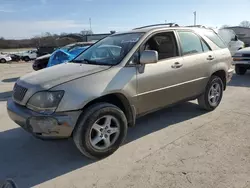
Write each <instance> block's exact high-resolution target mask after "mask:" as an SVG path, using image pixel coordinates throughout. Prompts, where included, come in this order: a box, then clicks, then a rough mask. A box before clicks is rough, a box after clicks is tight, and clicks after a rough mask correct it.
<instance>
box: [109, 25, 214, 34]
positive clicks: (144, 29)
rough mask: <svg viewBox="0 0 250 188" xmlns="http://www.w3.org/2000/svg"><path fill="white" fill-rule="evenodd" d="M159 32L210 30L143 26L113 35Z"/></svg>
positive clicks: (191, 27)
mask: <svg viewBox="0 0 250 188" xmlns="http://www.w3.org/2000/svg"><path fill="white" fill-rule="evenodd" d="M161 30H193V31H204V30H211V29H210V28H204V27H195V26H188V27H185V26H172V27H169V26H166V25H162V24H159V25H152V26H145V27H140V28H135V29H133V30H130V31H126V32H118V33H115V34H113V35H119V34H125V33H147V32H155V31H161Z"/></svg>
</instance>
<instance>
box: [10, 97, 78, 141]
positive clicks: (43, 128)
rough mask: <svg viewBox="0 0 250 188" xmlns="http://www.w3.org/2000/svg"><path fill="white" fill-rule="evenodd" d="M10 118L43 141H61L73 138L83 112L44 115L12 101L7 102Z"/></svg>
mask: <svg viewBox="0 0 250 188" xmlns="http://www.w3.org/2000/svg"><path fill="white" fill-rule="evenodd" d="M7 110H8V114H9V117H10V118H11V119H12V120H13V121H14V122H15V123H17V124H18V125H20V126H21V127H22V128H23V129H25V130H26V131H28V132H29V133H32V134H33V135H34V136H36V137H39V138H43V139H60V138H68V137H70V136H71V134H72V132H73V130H74V127H75V125H76V122H77V119H78V117H79V116H80V114H81V111H73V112H60V113H54V114H52V115H42V114H39V113H37V112H34V111H32V110H30V109H28V108H26V107H25V106H21V105H19V104H16V103H15V102H14V101H13V100H12V99H10V100H8V102H7Z"/></svg>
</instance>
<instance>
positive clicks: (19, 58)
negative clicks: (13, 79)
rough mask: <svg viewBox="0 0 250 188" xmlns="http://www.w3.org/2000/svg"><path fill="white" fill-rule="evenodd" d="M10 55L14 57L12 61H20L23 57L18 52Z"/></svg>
mask: <svg viewBox="0 0 250 188" xmlns="http://www.w3.org/2000/svg"><path fill="white" fill-rule="evenodd" d="M10 57H11V59H12V61H20V60H21V57H20V56H19V55H16V54H10Z"/></svg>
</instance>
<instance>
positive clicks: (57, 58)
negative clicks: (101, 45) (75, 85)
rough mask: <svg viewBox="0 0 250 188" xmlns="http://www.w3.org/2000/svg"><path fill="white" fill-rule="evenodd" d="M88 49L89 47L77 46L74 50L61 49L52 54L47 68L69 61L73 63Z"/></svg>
mask: <svg viewBox="0 0 250 188" xmlns="http://www.w3.org/2000/svg"><path fill="white" fill-rule="evenodd" d="M88 47H89V46H75V47H73V48H69V47H65V48H60V49H58V50H56V51H54V52H53V53H52V54H51V56H50V58H49V62H48V64H47V67H52V66H55V65H58V64H61V63H65V62H67V61H71V60H73V59H74V58H75V57H76V56H78V55H79V54H80V53H82V52H83V51H84V50H86V49H87V48H88Z"/></svg>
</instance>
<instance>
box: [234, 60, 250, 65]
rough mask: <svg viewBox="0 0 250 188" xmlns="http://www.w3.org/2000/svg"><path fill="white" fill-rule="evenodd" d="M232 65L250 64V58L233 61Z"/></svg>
mask: <svg viewBox="0 0 250 188" xmlns="http://www.w3.org/2000/svg"><path fill="white" fill-rule="evenodd" d="M232 65H250V59H249V60H245V61H243V60H241V61H233V63H232Z"/></svg>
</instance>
